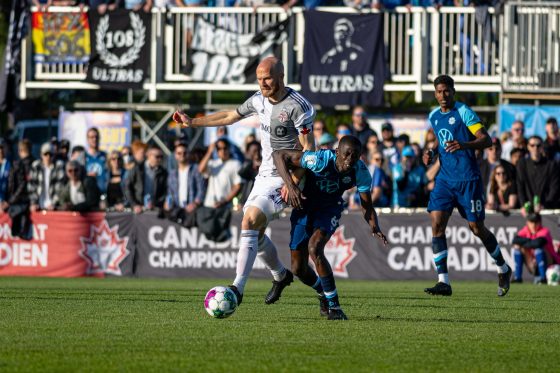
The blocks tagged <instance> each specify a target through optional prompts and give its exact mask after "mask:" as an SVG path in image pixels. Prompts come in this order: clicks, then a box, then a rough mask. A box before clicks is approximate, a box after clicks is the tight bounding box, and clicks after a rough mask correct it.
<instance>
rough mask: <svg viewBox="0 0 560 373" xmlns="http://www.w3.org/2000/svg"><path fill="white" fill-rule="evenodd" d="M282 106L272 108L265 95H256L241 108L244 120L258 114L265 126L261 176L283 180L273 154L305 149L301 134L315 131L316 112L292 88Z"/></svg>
mask: <svg viewBox="0 0 560 373" xmlns="http://www.w3.org/2000/svg"><path fill="white" fill-rule="evenodd" d="M287 90H288V93H287V94H286V96H285V97H284V98H283V99H282V100H281V101H280V102H278V103H275V104H272V103H270V101H269V100H268V98H266V97H264V96H263V95H262V94H261V92H260V91H259V92H257V93H255V94H254V95H253V96H251V97H250V98H249V99H248V100H247V101H245V102H244V103H243V104H242V105H240V106H239V107H238V108H237V113H238V114H239V115H241V116H242V117H247V116H250V115H252V114H257V115H258V116H259V120H260V123H261V136H260V138H261V146H262V163H261V167H260V168H259V176H263V177H270V176H279V174H278V171H277V170H276V166H275V165H274V162H273V160H272V152H273V151H275V150H281V149H301V144H300V142H299V138H298V137H299V135H300V134H303V135H305V134H307V133H309V132H310V131H311V129H312V126H313V121H314V119H315V114H316V113H315V109H314V108H313V106H312V105H311V104H310V103H309V102H308V101H307V100H306V99H305V98H303V96H302V95H300V94H299V93H297V92H296V91H294V90H293V89H291V88H287Z"/></svg>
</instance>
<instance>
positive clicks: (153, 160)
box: [125, 145, 168, 214]
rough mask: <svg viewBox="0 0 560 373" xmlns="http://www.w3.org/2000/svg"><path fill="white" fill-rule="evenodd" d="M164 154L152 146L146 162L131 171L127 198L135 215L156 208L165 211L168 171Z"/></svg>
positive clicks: (126, 192) (127, 181)
mask: <svg viewBox="0 0 560 373" xmlns="http://www.w3.org/2000/svg"><path fill="white" fill-rule="evenodd" d="M162 164H163V152H162V151H161V149H160V148H159V147H157V146H155V145H151V146H150V147H149V148H148V151H147V153H146V161H145V162H143V163H138V164H136V165H135V166H134V168H132V170H130V173H129V175H128V177H127V179H126V182H125V196H126V199H127V200H128V203H129V204H130V206H132V209H133V211H134V213H136V214H139V213H141V212H142V211H144V210H153V209H154V208H158V209H163V205H164V203H165V196H166V195H167V176H168V173H167V170H166V169H165V168H163V166H162Z"/></svg>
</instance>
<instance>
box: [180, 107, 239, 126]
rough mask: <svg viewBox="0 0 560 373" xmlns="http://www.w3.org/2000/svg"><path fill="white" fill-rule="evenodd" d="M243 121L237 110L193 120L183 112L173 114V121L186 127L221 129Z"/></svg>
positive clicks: (220, 112)
mask: <svg viewBox="0 0 560 373" xmlns="http://www.w3.org/2000/svg"><path fill="white" fill-rule="evenodd" d="M240 119H241V115H239V113H238V112H237V111H236V110H231V111H219V112H217V113H214V114H210V115H205V116H203V117H200V118H191V117H189V116H188V115H187V114H185V112H184V111H182V110H177V111H176V112H175V113H173V120H174V121H175V122H177V123H181V124H182V125H183V126H184V127H221V126H229V125H230V124H233V123H235V122H237V121H239V120H240Z"/></svg>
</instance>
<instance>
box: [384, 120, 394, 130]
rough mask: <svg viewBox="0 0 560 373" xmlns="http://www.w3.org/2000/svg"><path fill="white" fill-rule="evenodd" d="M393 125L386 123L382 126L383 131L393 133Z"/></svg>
mask: <svg viewBox="0 0 560 373" xmlns="http://www.w3.org/2000/svg"><path fill="white" fill-rule="evenodd" d="M392 130H393V125H392V124H391V123H389V122H385V123H383V124H382V125H381V131H392Z"/></svg>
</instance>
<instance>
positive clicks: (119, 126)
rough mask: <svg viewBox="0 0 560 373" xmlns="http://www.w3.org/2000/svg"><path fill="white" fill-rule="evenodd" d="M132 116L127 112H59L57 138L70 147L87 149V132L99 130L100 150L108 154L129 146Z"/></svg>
mask: <svg viewBox="0 0 560 373" xmlns="http://www.w3.org/2000/svg"><path fill="white" fill-rule="evenodd" d="M131 118H132V116H131V113H130V112H128V111H61V112H60V115H59V117H58V138H59V139H67V140H69V141H70V144H72V146H75V145H82V146H83V147H85V148H86V149H87V147H88V145H87V131H88V130H89V129H90V128H93V127H95V128H97V129H98V130H99V135H100V136H99V137H100V138H99V141H100V142H99V146H100V148H101V150H104V151H106V152H110V151H111V150H120V149H121V148H122V147H123V146H126V145H130V138H131V135H132V119H131Z"/></svg>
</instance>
